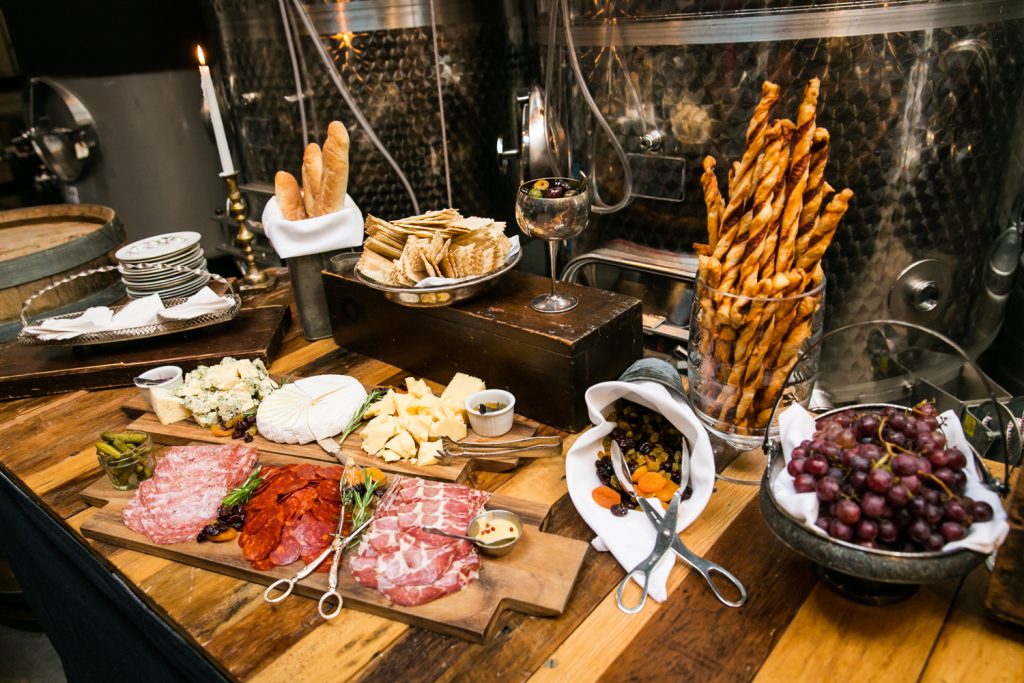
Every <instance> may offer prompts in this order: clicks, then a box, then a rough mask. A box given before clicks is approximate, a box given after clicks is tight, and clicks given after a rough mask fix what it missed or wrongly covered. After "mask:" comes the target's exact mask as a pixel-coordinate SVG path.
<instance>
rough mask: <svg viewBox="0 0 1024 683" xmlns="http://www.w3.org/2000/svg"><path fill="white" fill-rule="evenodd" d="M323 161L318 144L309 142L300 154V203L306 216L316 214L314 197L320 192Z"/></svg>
mask: <svg viewBox="0 0 1024 683" xmlns="http://www.w3.org/2000/svg"><path fill="white" fill-rule="evenodd" d="M323 170H324V161H323V155H322V154H321V153H320V145H318V144H316V143H315V142H311V143H309V144H308V145H306V151H305V152H303V154H302V205H303V207H304V208H305V209H306V215H307V216H315V215H316V198H317V195H319V194H320V180H321V178H322V176H323Z"/></svg>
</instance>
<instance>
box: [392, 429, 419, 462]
mask: <svg viewBox="0 0 1024 683" xmlns="http://www.w3.org/2000/svg"><path fill="white" fill-rule="evenodd" d="M384 448H385V450H388V451H391V452H392V453H396V454H397V455H398V456H399V457H401V458H405V459H409V458H415V457H416V442H415V441H413V439H412V437H411V436H410V435H409V432H399V433H398V434H397V435H395V436H394V437H392V439H391V440H390V441H388V443H387V446H385V447H384Z"/></svg>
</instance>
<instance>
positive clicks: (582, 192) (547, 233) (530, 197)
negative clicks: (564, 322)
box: [516, 178, 590, 313]
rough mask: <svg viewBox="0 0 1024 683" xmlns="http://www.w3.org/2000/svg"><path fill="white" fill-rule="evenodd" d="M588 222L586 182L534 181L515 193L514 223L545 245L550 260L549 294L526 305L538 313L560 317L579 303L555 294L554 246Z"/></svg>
mask: <svg viewBox="0 0 1024 683" xmlns="http://www.w3.org/2000/svg"><path fill="white" fill-rule="evenodd" d="M589 219H590V190H589V188H588V187H587V181H586V178H581V179H574V178H536V179H534V180H530V181H527V182H525V183H523V184H522V185H520V186H519V190H518V191H517V192H516V222H517V223H518V224H519V229H520V230H522V231H523V233H525V234H527V235H529V236H530V237H536V238H537V239H542V240H545V241H547V243H548V252H549V254H550V257H551V293H550V294H542V295H541V296H538V297H536V298H535V299H534V300H533V301H531V302H530V308H532V309H533V310H535V311H540V312H541V313H564V312H565V311H568V310H570V309H572V308H575V307H576V305H577V304H578V303H579V300H578V299H577V298H576V297H574V296H571V295H568V294H559V293H558V292H557V291H556V281H557V280H556V277H555V259H556V256H557V253H558V242H559V241H560V240H564V239H569V238H571V237H576V236H578V235H579V234H580V233H581V232H583V230H584V228H586V227H587V222H588V221H589Z"/></svg>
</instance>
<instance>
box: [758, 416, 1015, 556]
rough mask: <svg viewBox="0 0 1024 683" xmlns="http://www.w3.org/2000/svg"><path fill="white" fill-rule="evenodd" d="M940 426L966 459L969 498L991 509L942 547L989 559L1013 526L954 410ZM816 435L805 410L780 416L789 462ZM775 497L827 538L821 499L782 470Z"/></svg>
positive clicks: (774, 492) (786, 455)
mask: <svg viewBox="0 0 1024 683" xmlns="http://www.w3.org/2000/svg"><path fill="white" fill-rule="evenodd" d="M939 422H940V424H941V425H942V432H943V434H945V435H946V443H948V444H949V446H950V447H951V448H953V447H955V448H958V449H959V450H960V451H961V452H962V453H964V454H965V455H967V467H966V468H965V469H964V472H965V473H966V474H967V490H966V495H967V496H968V497H970V498H972V499H974V500H978V501H984V502H986V503H988V504H989V505H991V506H992V511H993V513H994V514H993V515H992V519H991V521H988V522H984V523H977V524H972V525H971V528H970V530H969V532H968V534H967V536H965V537H964V538H962V539H960V540H959V541H953V542H952V543H947V544H946V545H944V546H942V549H943V550H944V551H950V550H957V549H959V548H967V549H969V550H973V551H975V552H979V553H982V554H984V555H987V554H989V553H991V552H994V551H995V549H996V548H998V547H999V546H1000V545H1001V544H1002V542H1003V541H1004V540H1005V539H1006V535H1007V534H1008V533H1009V532H1010V525H1009V524H1008V523H1007V522H1006V511H1005V510H1003V505H1002V502H1001V501H1000V500H999V496H998V495H997V494H996V493H995V492H993V491H991V490H989V489H988V488H986V487H985V486H984V485H982V483H981V479H980V478H979V477H978V470H977V468H976V466H975V463H974V458H973V457H972V456H971V454H970V453H971V447H970V445H969V444H968V443H967V438H966V437H965V436H964V432H963V428H962V427H961V425H960V420H958V419H957V417H956V414H955V413H953V411H952V410H947V411H946V412H944V413H942V414H941V415H939ZM813 434H814V417H813V416H812V415H811V414H810V413H809V412H807V411H806V410H805V409H804V408H803V407H802V406H800V405H798V404H793V405H791V406H789V407H788V408H786V409H785V410H784V411H782V413H781V414H780V415H779V435H780V437H781V439H782V453H783V455H784V456H785V459H786V462H787V463H788V462H789V461H790V454H791V453H792V452H793V449H794V448H796V447H797V446H798V445H800V442H801V441H804V440H805V439H810V438H811V436H812V435H813ZM772 494H774V496H775V500H777V501H779V505H781V506H782V508H783V509H784V510H786V512H788V513H789V514H791V515H793V516H794V517H796V518H797V519H799V520H801V521H802V522H803V523H804V526H806V527H807V528H809V529H811V530H813V531H814V532H815V533H819V534H822V535H823V536H825V535H827V534H826V533H825V531H824V530H823V529H822V528H820V527H819V526H817V525H816V524H815V523H814V522H815V520H817V519H818V495H817V494H816V493H814V492H809V493H797V492H796V488H794V486H793V477H791V476H790V475H789V473H788V472H786V470H785V469H783V470H782V471H781V472H780V473H779V474H778V476H776V477H775V479H774V481H772Z"/></svg>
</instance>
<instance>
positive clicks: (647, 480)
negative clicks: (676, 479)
mask: <svg viewBox="0 0 1024 683" xmlns="http://www.w3.org/2000/svg"><path fill="white" fill-rule="evenodd" d="M667 483H668V479H666V478H665V477H663V476H661V475H660V474H658V473H657V472H646V473H644V474H643V475H642V476H641V477H640V478H639V479H638V480H637V482H636V488H637V491H639V492H640V493H642V494H644V495H650V494H652V493H657V492H658V491H660V490H661V489H663V488H664V487H665V484H667Z"/></svg>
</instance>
